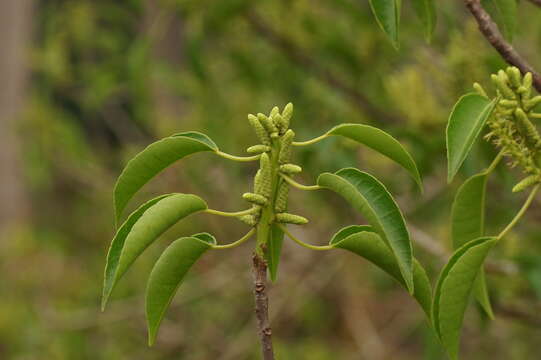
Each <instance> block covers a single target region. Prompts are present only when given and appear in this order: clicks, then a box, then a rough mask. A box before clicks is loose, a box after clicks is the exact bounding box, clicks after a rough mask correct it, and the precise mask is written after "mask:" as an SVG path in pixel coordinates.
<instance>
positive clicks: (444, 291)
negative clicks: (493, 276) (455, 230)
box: [432, 237, 497, 360]
mask: <svg viewBox="0 0 541 360" xmlns="http://www.w3.org/2000/svg"><path fill="white" fill-rule="evenodd" d="M496 241H497V239H496V238H494V237H483V238H479V239H475V240H473V241H470V242H467V243H466V244H465V245H464V246H462V247H461V248H459V249H458V250H456V251H455V253H454V254H453V256H452V257H451V258H450V259H449V262H448V263H447V264H446V265H445V267H444V268H443V270H442V272H441V274H440V277H439V279H438V282H437V284H436V289H435V292H434V302H433V304H432V321H433V322H434V328H435V329H436V332H437V333H438V335H439V337H440V339H441V341H442V343H443V345H444V346H445V348H446V349H447V352H448V353H449V356H450V357H451V359H453V360H455V359H457V358H458V346H459V341H460V329H461V327H462V321H463V319H464V312H465V311H466V306H467V304H468V298H469V296H470V293H471V290H472V287H473V284H474V282H475V278H476V276H477V273H478V272H479V269H480V268H481V266H482V265H483V262H484V261H485V258H486V256H487V254H488V252H489V250H490V249H491V248H492V246H493V245H494V243H495V242H496Z"/></svg>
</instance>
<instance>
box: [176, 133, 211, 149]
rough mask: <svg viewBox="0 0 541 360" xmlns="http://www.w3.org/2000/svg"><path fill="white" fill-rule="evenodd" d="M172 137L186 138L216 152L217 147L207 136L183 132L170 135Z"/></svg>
mask: <svg viewBox="0 0 541 360" xmlns="http://www.w3.org/2000/svg"><path fill="white" fill-rule="evenodd" d="M171 136H172V137H178V136H182V137H187V138H190V139H194V140H198V141H201V142H202V143H205V144H207V145H208V146H209V147H210V148H212V150H213V151H218V145H216V143H215V142H214V141H212V139H211V138H209V137H208V136H207V135H205V134H203V133H200V132H198V131H185V132H181V133H176V134H173V135H171Z"/></svg>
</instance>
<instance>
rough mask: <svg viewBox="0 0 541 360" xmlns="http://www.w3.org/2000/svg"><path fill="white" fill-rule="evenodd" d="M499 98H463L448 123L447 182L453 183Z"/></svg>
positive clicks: (475, 95)
mask: <svg viewBox="0 0 541 360" xmlns="http://www.w3.org/2000/svg"><path fill="white" fill-rule="evenodd" d="M497 103H498V98H495V99H494V100H492V101H490V100H489V99H487V98H486V97H484V96H481V95H479V94H475V93H470V94H466V95H464V96H462V97H461V98H460V99H459V100H458V102H457V103H456V104H455V106H454V108H453V111H452V112H451V115H450V116H449V122H448V123H447V130H446V133H447V166H448V171H447V180H448V181H449V182H451V180H453V178H454V176H455V175H456V173H457V171H458V169H459V168H460V166H461V165H462V163H463V162H464V159H466V156H467V155H468V153H469V152H470V150H471V148H472V146H473V143H474V142H475V140H476V139H477V137H478V136H479V133H480V132H481V130H482V129H483V127H484V126H485V123H486V121H487V119H488V118H489V117H490V115H491V114H492V112H493V111H494V108H495V107H496V104H497Z"/></svg>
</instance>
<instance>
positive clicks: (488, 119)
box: [432, 67, 541, 359]
mask: <svg viewBox="0 0 541 360" xmlns="http://www.w3.org/2000/svg"><path fill="white" fill-rule="evenodd" d="M491 80H492V83H493V85H494V88H495V95H494V96H493V97H492V98H491V97H489V95H488V94H487V92H486V91H485V90H484V89H483V87H482V86H481V85H479V84H478V83H475V84H474V89H475V92H473V93H469V94H466V95H464V96H462V97H461V98H460V99H459V101H458V102H457V103H456V105H455V107H454V108H453V111H452V113H451V116H450V117H449V123H448V126H447V157H448V181H449V182H450V181H451V180H452V179H453V178H454V176H455V175H456V173H457V171H458V170H459V168H460V166H461V165H462V163H463V161H464V160H465V158H466V156H467V155H468V153H469V152H470V150H471V149H472V146H473V144H474V142H475V141H476V139H477V138H478V137H479V135H480V133H481V131H482V130H483V129H484V128H487V129H488V132H487V133H486V135H485V136H484V138H485V139H486V140H488V141H490V142H491V143H492V144H493V145H494V146H495V148H496V149H497V150H498V152H497V155H495V158H494V160H493V161H492V163H491V164H490V165H489V166H488V168H487V169H485V170H483V171H481V172H480V173H478V174H476V175H473V176H471V177H470V178H468V179H467V180H466V181H465V182H464V183H463V184H462V185H461V186H460V188H459V189H458V191H457V193H456V196H455V199H454V202H453V206H452V211H451V238H452V242H453V246H454V248H455V249H456V250H455V253H454V254H453V256H452V257H451V259H450V260H449V262H448V263H447V265H446V266H445V267H444V269H443V270H442V273H441V275H440V279H439V281H438V283H437V285H436V289H435V292H434V303H433V308H432V322H433V326H434V329H435V330H436V332H437V334H438V335H439V337H440V339H441V341H442V343H443V345H444V346H445V348H446V349H447V351H448V353H449V355H450V357H451V358H453V359H456V358H457V357H458V345H459V334H460V328H461V326H462V321H463V316H464V311H465V309H466V305H467V299H468V295H469V293H470V292H473V294H474V296H475V298H476V300H477V301H478V302H479V304H480V306H481V307H482V309H483V310H484V311H485V312H486V314H487V315H488V316H489V317H490V318H493V317H494V315H493V311H492V307H491V304H490V300H489V296H488V291H487V285H486V282H485V273H484V270H483V263H484V260H485V258H486V256H487V254H488V252H489V251H490V249H491V248H492V247H493V246H494V245H496V244H497V243H498V241H499V240H501V239H502V238H504V237H505V236H506V235H507V234H508V233H509V231H510V230H511V229H512V228H513V226H515V225H516V223H517V222H518V221H519V220H520V218H521V217H522V216H523V215H524V213H525V212H526V210H527V209H528V207H529V206H530V204H531V203H532V201H533V199H534V197H535V195H536V194H537V192H538V190H539V186H540V185H539V183H540V182H541V152H540V150H541V137H540V136H539V133H538V131H537V129H536V127H535V125H534V124H533V123H532V119H539V118H541V114H539V113H536V112H535V110H534V109H535V107H536V106H537V105H538V104H540V103H541V96H539V95H537V96H532V74H531V73H526V74H525V75H524V76H522V75H521V73H520V71H519V69H518V68H516V67H508V68H507V69H506V70H505V71H504V70H500V71H498V73H497V74H493V75H492V76H491ZM502 159H508V165H509V166H510V167H511V168H514V167H518V168H520V170H521V171H522V173H524V178H523V179H522V180H520V181H518V183H517V184H516V185H515V186H514V187H513V189H512V191H513V192H521V191H524V190H527V189H529V190H530V193H529V195H528V196H527V198H526V200H525V202H524V204H523V206H522V207H521V208H520V209H519V211H518V212H517V214H516V215H515V216H514V217H513V219H512V220H511V221H510V222H509V224H508V225H507V226H505V227H504V229H503V230H502V231H501V232H500V233H499V234H498V235H496V236H487V235H486V234H485V229H484V227H485V226H484V222H485V196H486V185H487V180H488V178H489V176H490V175H491V174H492V173H493V171H494V169H495V168H496V166H497V165H498V164H499V163H500V162H501V161H502ZM450 319H452V321H449V320H450Z"/></svg>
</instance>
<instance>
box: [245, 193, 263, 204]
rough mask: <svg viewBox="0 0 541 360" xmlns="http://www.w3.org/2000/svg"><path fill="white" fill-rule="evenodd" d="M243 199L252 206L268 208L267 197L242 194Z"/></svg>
mask: <svg viewBox="0 0 541 360" xmlns="http://www.w3.org/2000/svg"><path fill="white" fill-rule="evenodd" d="M242 198H243V199H244V200H246V201H248V202H251V203H252V204H256V205H261V206H266V205H267V204H268V203H269V202H268V200H267V198H266V197H264V196H263V195H259V194H254V193H244V194H242Z"/></svg>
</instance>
